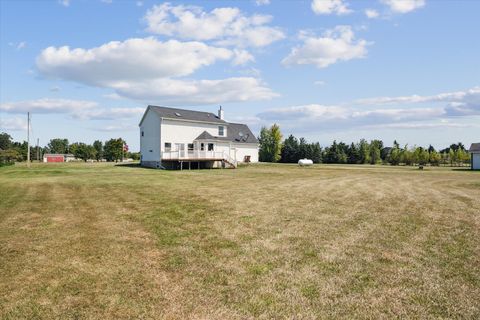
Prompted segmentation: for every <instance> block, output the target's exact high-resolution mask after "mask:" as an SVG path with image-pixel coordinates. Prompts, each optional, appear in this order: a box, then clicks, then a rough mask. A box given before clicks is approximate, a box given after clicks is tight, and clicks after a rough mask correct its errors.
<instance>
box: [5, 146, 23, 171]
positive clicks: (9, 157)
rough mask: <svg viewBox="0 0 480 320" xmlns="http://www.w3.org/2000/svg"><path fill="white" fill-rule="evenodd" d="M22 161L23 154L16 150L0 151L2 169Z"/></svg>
mask: <svg viewBox="0 0 480 320" xmlns="http://www.w3.org/2000/svg"><path fill="white" fill-rule="evenodd" d="M15 161H22V156H21V154H20V153H19V152H18V151H17V150H15V149H6V150H0V167H1V166H5V165H9V164H13V163H14V162H15Z"/></svg>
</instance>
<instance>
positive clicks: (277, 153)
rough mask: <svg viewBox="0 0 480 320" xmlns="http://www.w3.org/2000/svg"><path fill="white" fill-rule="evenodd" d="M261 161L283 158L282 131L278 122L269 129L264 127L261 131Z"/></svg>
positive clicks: (273, 160)
mask: <svg viewBox="0 0 480 320" xmlns="http://www.w3.org/2000/svg"><path fill="white" fill-rule="evenodd" d="M259 142H260V151H259V157H260V161H263V162H278V161H279V160H280V159H281V152H282V133H281V132H280V127H279V126H278V125H277V124H274V125H272V126H271V127H270V128H269V129H267V128H265V127H263V128H262V129H261V131H260V137H259Z"/></svg>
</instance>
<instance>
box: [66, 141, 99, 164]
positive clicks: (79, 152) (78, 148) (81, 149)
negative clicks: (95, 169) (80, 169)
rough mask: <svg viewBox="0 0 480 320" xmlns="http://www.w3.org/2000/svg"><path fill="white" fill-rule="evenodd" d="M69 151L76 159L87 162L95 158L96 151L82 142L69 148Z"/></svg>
mask: <svg viewBox="0 0 480 320" xmlns="http://www.w3.org/2000/svg"><path fill="white" fill-rule="evenodd" d="M70 150H71V152H72V153H73V155H74V156H75V158H77V159H82V160H83V161H85V162H86V161H87V160H90V159H93V158H95V153H96V150H95V148H94V147H93V146H91V145H88V144H85V143H83V142H77V143H74V144H72V145H71V146H70Z"/></svg>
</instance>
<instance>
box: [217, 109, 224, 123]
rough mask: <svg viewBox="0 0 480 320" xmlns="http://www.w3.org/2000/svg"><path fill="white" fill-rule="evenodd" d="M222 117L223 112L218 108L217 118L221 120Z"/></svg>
mask: <svg viewBox="0 0 480 320" xmlns="http://www.w3.org/2000/svg"><path fill="white" fill-rule="evenodd" d="M223 117H224V112H223V109H222V106H220V109H218V118H219V119H221V120H223Z"/></svg>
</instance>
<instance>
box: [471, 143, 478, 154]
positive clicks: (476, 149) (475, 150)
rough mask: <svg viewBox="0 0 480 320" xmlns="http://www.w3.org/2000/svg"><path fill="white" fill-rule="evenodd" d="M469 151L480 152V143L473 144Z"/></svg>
mask: <svg viewBox="0 0 480 320" xmlns="http://www.w3.org/2000/svg"><path fill="white" fill-rule="evenodd" d="M469 151H470V152H480V142H479V143H472V145H471V146H470V150H469Z"/></svg>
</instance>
